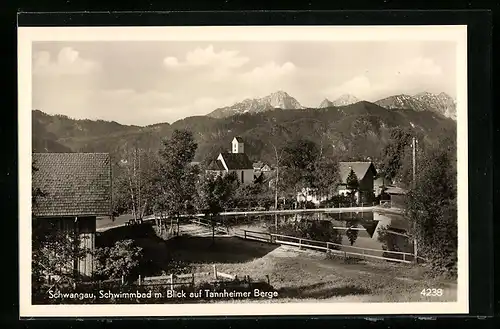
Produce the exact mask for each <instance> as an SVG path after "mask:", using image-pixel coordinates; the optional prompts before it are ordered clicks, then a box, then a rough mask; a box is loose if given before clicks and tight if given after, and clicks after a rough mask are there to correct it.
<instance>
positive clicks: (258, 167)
mask: <svg viewBox="0 0 500 329" xmlns="http://www.w3.org/2000/svg"><path fill="white" fill-rule="evenodd" d="M253 167H254V168H255V169H260V168H262V167H264V163H263V162H262V161H259V162H254V163H253Z"/></svg>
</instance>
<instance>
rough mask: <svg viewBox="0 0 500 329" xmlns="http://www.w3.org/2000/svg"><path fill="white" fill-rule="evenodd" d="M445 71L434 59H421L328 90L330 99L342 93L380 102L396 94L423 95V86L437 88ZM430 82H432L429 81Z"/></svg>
mask: <svg viewBox="0 0 500 329" xmlns="http://www.w3.org/2000/svg"><path fill="white" fill-rule="evenodd" d="M442 75H443V69H442V68H441V67H440V66H439V65H437V64H436V63H435V62H434V61H433V60H432V59H429V58H424V57H417V58H412V59H409V60H407V61H404V62H403V63H401V64H400V65H396V66H393V68H392V69H391V68H386V69H385V70H384V72H382V73H379V74H377V73H372V74H371V76H370V77H368V76H367V75H357V76H354V77H352V78H350V79H348V80H346V81H344V82H342V83H340V84H336V85H333V86H330V87H327V88H325V89H324V91H323V92H324V94H325V96H326V97H329V98H332V99H334V98H336V97H339V96H341V95H342V94H352V95H354V96H356V97H359V98H362V99H365V100H369V101H376V100H377V99H380V98H382V97H387V96H390V95H392V94H399V93H408V94H412V93H414V92H420V91H422V90H425V89H422V88H425V87H423V85H422V84H423V83H424V82H425V83H426V86H427V88H430V87H431V86H433V81H434V80H436V81H439V80H440V79H439V78H441V77H442ZM429 79H430V80H429Z"/></svg>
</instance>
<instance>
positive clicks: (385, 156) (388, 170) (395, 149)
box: [382, 127, 412, 181]
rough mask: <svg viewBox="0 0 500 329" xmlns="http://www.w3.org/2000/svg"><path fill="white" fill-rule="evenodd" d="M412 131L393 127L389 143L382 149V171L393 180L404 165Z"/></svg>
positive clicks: (387, 177)
mask: <svg viewBox="0 0 500 329" xmlns="http://www.w3.org/2000/svg"><path fill="white" fill-rule="evenodd" d="M411 138H412V132H411V131H409V130H407V129H404V128H399V127H397V128H393V129H392V131H391V135H390V138H389V142H388V144H387V145H386V146H385V147H384V149H383V151H382V171H383V172H384V173H385V178H386V179H388V180H389V181H392V180H393V179H394V178H396V176H397V175H398V172H399V170H400V168H401V166H402V165H403V163H404V162H403V161H404V157H405V153H406V152H405V151H406V150H407V149H408V147H409V145H410V144H411Z"/></svg>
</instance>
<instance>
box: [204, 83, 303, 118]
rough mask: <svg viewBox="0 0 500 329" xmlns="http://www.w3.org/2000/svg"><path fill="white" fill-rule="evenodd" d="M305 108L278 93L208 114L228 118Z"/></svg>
mask: <svg viewBox="0 0 500 329" xmlns="http://www.w3.org/2000/svg"><path fill="white" fill-rule="evenodd" d="M302 108H304V107H303V106H302V105H300V103H299V102H298V101H297V100H296V99H295V98H293V97H292V96H290V95H288V94H287V93H286V92H284V91H281V90H280V91H277V92H275V93H272V94H270V95H268V96H266V97H262V98H257V99H245V100H243V101H242V102H239V103H236V104H234V105H231V106H227V107H221V108H218V109H215V110H214V111H212V112H210V113H209V114H207V115H208V116H210V117H213V118H226V117H228V116H231V115H235V114H241V113H258V112H263V111H269V110H273V109H286V110H297V109H302Z"/></svg>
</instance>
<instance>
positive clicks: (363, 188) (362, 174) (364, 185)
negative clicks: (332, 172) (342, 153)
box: [337, 161, 377, 202]
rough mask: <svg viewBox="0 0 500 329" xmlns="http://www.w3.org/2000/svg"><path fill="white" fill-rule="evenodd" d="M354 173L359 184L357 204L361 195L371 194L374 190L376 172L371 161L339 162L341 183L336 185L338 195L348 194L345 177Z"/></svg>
mask: <svg viewBox="0 0 500 329" xmlns="http://www.w3.org/2000/svg"><path fill="white" fill-rule="evenodd" d="M351 170H352V171H354V173H355V174H356V177H357V178H358V183H359V187H358V189H359V193H357V199H358V202H359V200H360V198H361V197H362V196H363V195H367V194H369V193H370V194H371V193H373V190H374V179H375V177H376V176H377V170H376V169H375V166H374V165H373V163H372V162H371V161H353V162H339V174H340V181H341V183H340V184H339V185H338V189H337V191H338V193H339V194H346V195H347V194H348V193H350V190H349V188H348V186H347V177H349V174H350V173H351Z"/></svg>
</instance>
